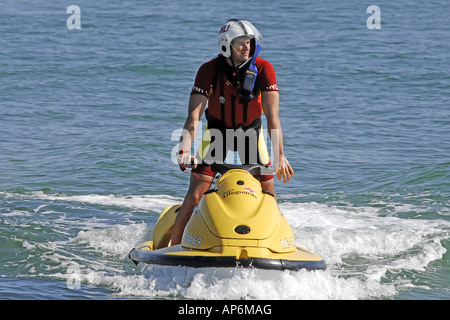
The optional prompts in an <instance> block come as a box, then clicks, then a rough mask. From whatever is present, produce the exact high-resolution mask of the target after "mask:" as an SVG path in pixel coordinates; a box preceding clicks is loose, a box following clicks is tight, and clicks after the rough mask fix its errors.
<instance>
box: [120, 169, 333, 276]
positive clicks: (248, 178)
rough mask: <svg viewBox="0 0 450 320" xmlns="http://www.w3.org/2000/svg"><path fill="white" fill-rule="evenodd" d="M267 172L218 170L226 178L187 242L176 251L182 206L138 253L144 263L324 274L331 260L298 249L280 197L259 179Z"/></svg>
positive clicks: (166, 213)
mask: <svg viewBox="0 0 450 320" xmlns="http://www.w3.org/2000/svg"><path fill="white" fill-rule="evenodd" d="M263 170H267V166H265V167H264V166H260V165H241V166H236V165H226V164H213V171H217V172H219V173H221V174H222V176H221V177H220V178H219V179H218V180H217V181H216V183H215V185H214V187H213V188H211V189H210V190H208V191H207V192H205V194H204V196H203V198H202V199H201V201H200V203H199V204H198V206H197V207H195V208H194V211H193V213H192V216H191V218H190V220H189V222H188V224H187V225H186V228H185V229H184V234H183V237H182V242H181V244H179V245H173V246H171V245H170V239H171V232H172V226H173V224H174V221H175V217H176V215H177V212H178V210H179V208H180V205H174V206H169V207H166V208H165V209H164V210H163V211H162V212H161V214H160V216H159V219H158V221H157V223H156V225H155V228H154V230H153V241H146V242H144V243H143V244H141V245H139V246H137V247H136V248H134V249H132V250H131V252H130V253H129V258H130V259H131V260H132V261H134V262H135V263H136V264H138V263H139V262H144V263H149V264H158V265H172V266H178V265H181V266H189V267H255V268H261V269H276V270H299V269H309V270H324V269H326V263H325V260H324V259H323V258H322V257H320V256H318V255H317V254H314V253H312V252H309V251H307V250H305V249H303V248H300V247H297V246H296V244H295V236H294V233H293V231H292V228H291V226H290V225H289V223H288V222H287V220H286V218H285V217H284V216H283V214H282V213H281V212H280V209H279V208H278V205H277V202H276V199H275V198H274V196H273V195H272V194H271V193H269V192H267V191H264V190H262V189H261V184H260V183H259V181H258V180H256V179H255V178H254V177H253V174H258V173H263V174H267V171H263Z"/></svg>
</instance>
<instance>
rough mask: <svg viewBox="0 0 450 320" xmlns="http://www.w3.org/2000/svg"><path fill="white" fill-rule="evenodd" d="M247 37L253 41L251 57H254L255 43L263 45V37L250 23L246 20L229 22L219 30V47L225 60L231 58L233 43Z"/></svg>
mask: <svg viewBox="0 0 450 320" xmlns="http://www.w3.org/2000/svg"><path fill="white" fill-rule="evenodd" d="M244 36H247V37H249V38H250V39H253V40H254V41H252V46H251V48H250V55H253V53H254V51H255V43H256V44H259V45H261V44H262V42H263V37H262V35H261V33H259V31H258V29H256V28H255V27H254V26H253V25H252V24H251V23H250V22H248V21H246V20H236V19H231V20H228V21H227V23H225V24H224V26H223V27H222V28H220V30H219V34H218V36H217V45H218V46H219V52H220V53H221V54H222V56H224V57H225V58H229V57H231V42H232V41H233V40H234V39H236V38H239V37H244Z"/></svg>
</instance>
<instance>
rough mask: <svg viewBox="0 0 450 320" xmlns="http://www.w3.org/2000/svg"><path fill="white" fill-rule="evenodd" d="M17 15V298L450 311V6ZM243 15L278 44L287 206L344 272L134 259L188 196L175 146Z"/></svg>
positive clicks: (13, 265) (8, 105)
mask: <svg viewBox="0 0 450 320" xmlns="http://www.w3.org/2000/svg"><path fill="white" fill-rule="evenodd" d="M70 5H77V6H78V7H79V8H80V16H79V17H80V21H79V22H80V27H81V28H80V29H76V28H75V29H70V28H68V24H67V22H68V21H67V20H69V26H70V27H72V26H75V27H76V23H75V24H72V25H71V24H70V23H72V22H77V20H76V19H75V18H73V19H72V18H71V16H72V13H73V11H69V13H67V8H68V7H69V6H70ZM370 5H377V6H378V8H379V11H377V10H375V11H371V10H369V13H368V12H367V9H368V7H369V6H370ZM0 7H1V8H0V299H125V298H126V299H129V298H132V299H290V300H292V299H293V300H296V299H299V300H301V299H326V300H328V299H330V300H331V299H361V300H368V299H388V300H389V299H394V300H403V299H424V300H428V299H450V289H449V288H450V253H449V250H450V68H449V65H450V24H449V19H448V13H449V12H450V3H449V2H448V1H446V0H434V1H415V2H411V1H403V0H399V1H385V0H376V1H375V0H374V1H370V2H369V1H365V0H350V1H337V0H336V1H332V0H326V1H312V0H306V1H293V0H281V1H269V0H262V1H258V2H257V3H252V2H248V1H215V0H213V1H200V0H193V1H187V0H179V1H155V0H150V1H125V0H123V1H116V0H112V1H106V0H99V1H87V0H71V1H60V0H55V1H42V0H36V1H23V0H4V1H2V3H1V5H0ZM377 12H378V13H379V15H377ZM230 18H240V19H247V20H249V21H251V22H253V23H254V25H255V26H256V27H257V28H258V29H259V30H260V32H261V33H262V35H263V36H264V43H263V49H262V51H261V53H260V56H261V57H262V58H264V59H267V60H269V61H270V62H271V63H272V64H273V65H274V67H275V71H276V74H277V80H278V86H279V88H280V119H281V123H282V126H283V133H284V143H285V153H286V155H287V158H288V159H289V161H290V163H291V165H292V166H293V168H294V170H295V177H294V179H293V180H291V181H290V182H289V183H286V184H283V183H282V182H280V181H278V180H277V181H276V183H275V189H276V192H277V196H278V202H279V206H280V208H281V210H282V211H283V213H284V215H285V216H286V218H287V219H288V221H289V223H290V224H291V225H292V227H293V229H294V233H295V236H296V241H297V244H298V245H300V246H302V247H305V248H307V249H309V250H311V251H313V252H316V253H318V254H320V255H322V256H323V257H324V258H325V259H326V261H327V263H328V269H327V270H326V271H320V272H319V271H318V272H307V271H300V272H290V271H286V272H278V271H277V272H276V271H263V270H256V269H212V268H206V269H194V268H186V267H163V266H149V265H139V266H135V265H134V264H133V263H132V262H131V261H130V260H129V259H128V258H127V255H128V252H129V251H130V249H131V248H133V247H134V246H135V245H137V244H139V243H140V242H142V241H144V240H146V239H148V238H149V236H151V231H152V228H153V227H154V225H155V222H156V219H157V217H158V214H159V212H160V211H161V210H162V209H163V208H164V207H165V206H167V205H171V204H176V203H179V202H180V201H182V199H183V197H184V195H185V192H186V190H187V187H188V184H189V178H190V176H189V175H188V174H183V173H182V172H181V171H180V169H179V168H178V166H177V165H175V164H174V163H173V162H172V157H171V155H172V150H173V149H174V148H175V147H176V145H177V138H178V137H177V133H179V129H181V128H182V126H183V124H184V120H185V118H186V115H187V103H188V99H189V94H190V90H191V88H192V85H193V81H194V77H195V75H196V72H197V70H198V68H199V66H200V65H201V64H202V63H204V62H206V61H208V60H209V59H211V58H213V57H214V56H215V55H216V54H217V53H218V49H217V45H216V35H217V32H218V30H219V28H220V27H221V26H222V25H223V24H224V23H225V22H226V21H227V20H228V19H230ZM378 18H379V19H378ZM377 21H378V22H379V27H380V28H379V29H377V28H372V27H374V26H375V27H376V26H377V25H376V24H373V23H374V22H377ZM177 130H178V131H177Z"/></svg>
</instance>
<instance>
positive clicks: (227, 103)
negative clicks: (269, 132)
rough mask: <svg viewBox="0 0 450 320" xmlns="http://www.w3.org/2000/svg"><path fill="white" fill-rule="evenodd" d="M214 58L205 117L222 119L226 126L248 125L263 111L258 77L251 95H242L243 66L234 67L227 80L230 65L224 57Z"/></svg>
mask: <svg viewBox="0 0 450 320" xmlns="http://www.w3.org/2000/svg"><path fill="white" fill-rule="evenodd" d="M215 60H216V76H215V77H214V82H213V85H212V86H211V92H210V95H209V103H208V109H207V110H206V112H205V116H206V119H207V120H208V121H209V120H214V121H217V120H219V121H222V122H223V123H224V124H225V127H227V128H233V129H236V128H238V127H240V126H241V127H243V128H245V127H248V126H249V125H250V124H251V123H252V122H253V121H255V120H256V119H258V118H260V117H261V115H262V113H263V110H262V104H261V95H260V89H259V85H258V82H259V81H258V80H259V79H258V78H257V79H256V84H255V88H254V89H253V92H252V96H253V97H252V96H248V95H243V94H242V92H241V90H240V83H242V81H241V80H242V79H240V78H241V76H242V75H243V74H244V73H245V66H244V68H241V69H239V68H236V69H235V74H232V76H231V80H229V79H228V77H230V75H231V74H230V68H231V67H230V66H227V65H226V63H227V62H226V61H225V58H224V57H222V56H221V55H219V56H218V57H217V58H216V59H215ZM225 68H228V69H227V70H225ZM233 82H234V83H233ZM217 89H218V90H217Z"/></svg>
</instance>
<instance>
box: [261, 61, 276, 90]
mask: <svg viewBox="0 0 450 320" xmlns="http://www.w3.org/2000/svg"><path fill="white" fill-rule="evenodd" d="M255 64H256V65H257V68H258V70H259V72H260V86H261V91H279V90H278V85H277V77H276V75H275V69H274V68H273V66H272V64H271V63H270V62H269V61H267V60H264V59H261V58H259V57H258V58H256V61H255Z"/></svg>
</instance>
